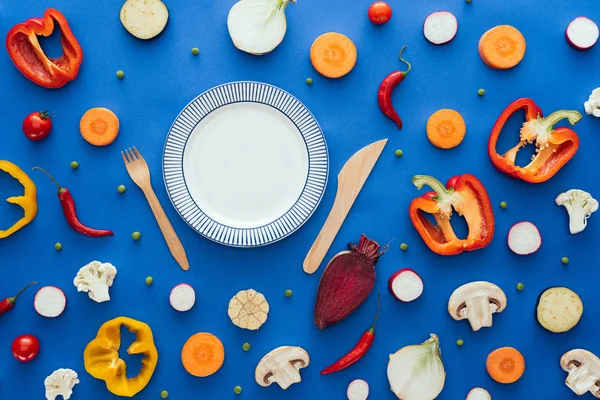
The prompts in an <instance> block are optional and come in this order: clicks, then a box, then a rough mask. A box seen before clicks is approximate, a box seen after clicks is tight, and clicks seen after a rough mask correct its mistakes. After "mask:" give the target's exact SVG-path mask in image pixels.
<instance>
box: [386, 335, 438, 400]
mask: <svg viewBox="0 0 600 400" xmlns="http://www.w3.org/2000/svg"><path fill="white" fill-rule="evenodd" d="M387 375H388V380H389V381H390V386H391V388H392V392H394V393H395V394H396V396H397V397H398V398H399V399H419V400H433V399H435V398H436V397H437V396H438V395H439V394H440V393H441V392H442V389H443V388H444V382H445V380H446V371H445V370H444V364H443V363H442V355H441V352H440V343H439V340H438V337H437V335H434V334H431V338H430V339H428V340H426V341H425V342H424V343H423V344H417V345H412V346H406V347H403V348H401V349H400V350H398V351H397V352H396V353H394V354H392V355H390V361H389V363H388V368H387Z"/></svg>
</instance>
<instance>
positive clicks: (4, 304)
mask: <svg viewBox="0 0 600 400" xmlns="http://www.w3.org/2000/svg"><path fill="white" fill-rule="evenodd" d="M36 283H37V282H31V283H29V284H28V285H27V286H25V287H24V288H23V289H21V290H20V291H19V293H17V294H16V295H14V296H13V297H7V298H5V299H4V300H2V301H0V314H4V313H5V312H7V311H8V310H10V309H11V308H13V307H14V306H15V302H16V301H17V298H18V297H19V296H20V295H21V294H22V293H23V292H24V291H25V290H27V288H28V287H29V286H31V285H35V284H36Z"/></svg>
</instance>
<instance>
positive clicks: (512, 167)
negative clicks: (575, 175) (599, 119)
mask: <svg viewBox="0 0 600 400" xmlns="http://www.w3.org/2000/svg"><path fill="white" fill-rule="evenodd" d="M520 110H524V111H525V122H524V123H523V127H522V128H521V133H520V138H519V143H517V145H516V146H515V147H513V148H512V149H510V150H508V151H507V152H506V153H505V154H498V151H497V150H496V146H497V143H498V138H499V137H500V133H501V132H502V128H503V127H504V125H505V124H506V121H508V119H509V118H510V117H511V116H512V115H513V114H514V113H516V112H518V111H520ZM565 118H566V119H567V120H568V121H569V123H570V124H571V125H575V124H576V123H577V122H578V121H579V120H580V119H581V114H580V113H579V112H577V111H575V110H559V111H555V112H553V113H552V114H550V115H549V116H547V117H546V118H544V117H543V116H542V110H540V108H539V107H538V106H537V105H536V104H535V103H534V101H533V100H531V99H519V100H516V101H515V102H513V103H512V104H511V105H509V106H508V107H507V108H506V109H505V110H504V112H502V114H501V115H500V117H499V118H498V120H497V121H496V124H495V125H494V128H493V129H492V134H491V136H490V140H489V143H488V153H489V156H490V159H491V160H492V164H494V167H496V169H498V170H499V171H500V172H503V173H505V174H507V175H509V176H511V177H513V178H517V179H521V180H524V181H526V182H530V183H541V182H545V181H547V180H548V179H550V178H552V177H553V176H554V175H555V174H556V173H557V172H558V171H559V170H560V169H561V168H562V167H563V166H564V165H565V164H566V163H567V162H569V160H570V159H571V158H573V156H575V153H576V152H577V149H578V148H579V137H578V136H577V133H575V132H574V131H572V130H571V129H569V128H565V127H561V128H556V129H554V125H556V124H557V123H558V122H559V121H561V120H563V119H565ZM531 143H535V146H536V154H535V155H534V156H533V157H532V160H531V162H530V163H529V164H528V165H526V166H525V167H520V166H518V165H516V164H515V160H516V158H517V152H518V151H519V149H521V148H522V147H524V146H526V145H527V144H531Z"/></svg>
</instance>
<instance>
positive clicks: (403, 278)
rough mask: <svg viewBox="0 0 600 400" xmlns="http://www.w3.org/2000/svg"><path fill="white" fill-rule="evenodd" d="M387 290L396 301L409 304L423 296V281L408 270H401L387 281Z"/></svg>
mask: <svg viewBox="0 0 600 400" xmlns="http://www.w3.org/2000/svg"><path fill="white" fill-rule="evenodd" d="M388 290H389V291H390V293H391V294H392V296H394V298H395V299H396V300H400V301H402V302H405V303H407V302H410V301H413V300H416V299H418V298H419V297H421V294H423V280H421V277H420V276H419V274H417V273H416V272H415V271H413V270H412V269H410V268H402V269H400V270H398V271H396V272H394V274H392V276H390V279H389V280H388Z"/></svg>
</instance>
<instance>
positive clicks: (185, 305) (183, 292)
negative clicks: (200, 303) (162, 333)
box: [169, 283, 196, 312]
mask: <svg viewBox="0 0 600 400" xmlns="http://www.w3.org/2000/svg"><path fill="white" fill-rule="evenodd" d="M169 301H170V302H171V306H173V308H174V309H176V310H177V311H181V312H184V311H189V310H190V309H191V308H192V307H193V306H194V303H195V302H196V292H194V288H192V287H191V286H190V285H188V284H187V283H181V284H179V285H177V286H175V287H174V288H173V290H171V295H170V296H169Z"/></svg>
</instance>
